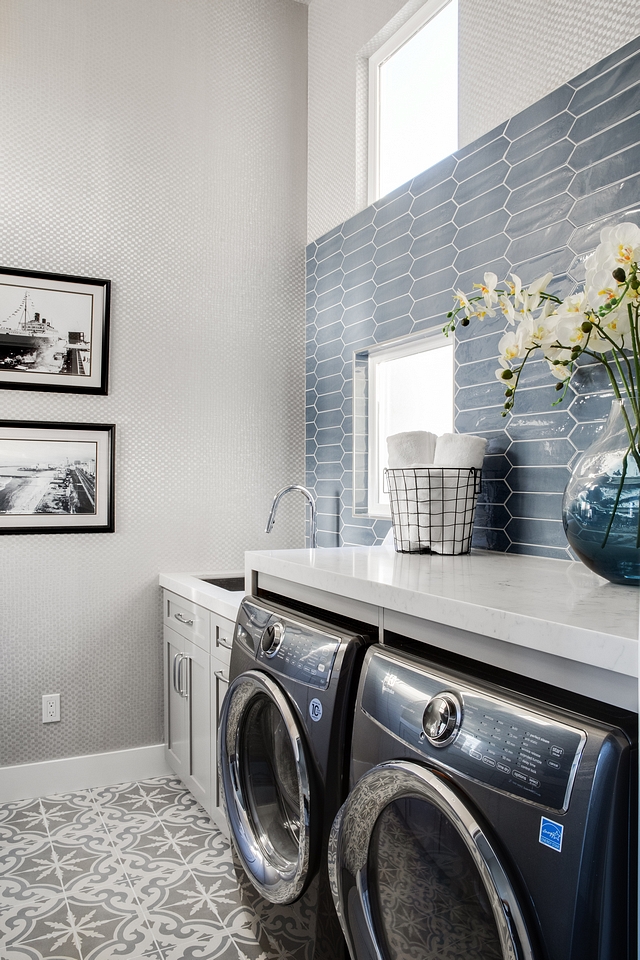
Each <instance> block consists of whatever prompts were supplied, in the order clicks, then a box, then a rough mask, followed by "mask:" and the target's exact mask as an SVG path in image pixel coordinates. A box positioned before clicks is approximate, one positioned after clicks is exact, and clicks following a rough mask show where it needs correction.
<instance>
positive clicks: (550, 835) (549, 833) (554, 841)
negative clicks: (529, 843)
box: [538, 817, 564, 853]
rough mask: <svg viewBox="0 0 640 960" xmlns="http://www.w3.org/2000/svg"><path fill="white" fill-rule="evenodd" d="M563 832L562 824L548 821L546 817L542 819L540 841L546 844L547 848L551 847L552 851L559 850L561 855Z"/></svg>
mask: <svg viewBox="0 0 640 960" xmlns="http://www.w3.org/2000/svg"><path fill="white" fill-rule="evenodd" d="M563 832H564V827H563V826H562V824H560V823H556V822H555V821H554V820H547V818H546V817H540V836H539V837H538V839H539V841H540V843H544V845H545V847H551V849H552V850H557V852H558V853H560V851H561V850H562V834H563Z"/></svg>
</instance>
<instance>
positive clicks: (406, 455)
mask: <svg viewBox="0 0 640 960" xmlns="http://www.w3.org/2000/svg"><path fill="white" fill-rule="evenodd" d="M437 439H438V438H437V437H436V435H435V433H429V431H428V430H409V431H407V432H405V433H394V434H393V435H392V436H391V437H387V450H388V452H389V467H390V468H391V469H394V470H395V469H402V468H403V467H415V466H420V467H423V466H427V465H428V464H430V463H433V457H434V454H435V451H436V441H437Z"/></svg>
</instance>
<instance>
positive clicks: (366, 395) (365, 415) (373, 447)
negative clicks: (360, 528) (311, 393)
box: [353, 327, 455, 520]
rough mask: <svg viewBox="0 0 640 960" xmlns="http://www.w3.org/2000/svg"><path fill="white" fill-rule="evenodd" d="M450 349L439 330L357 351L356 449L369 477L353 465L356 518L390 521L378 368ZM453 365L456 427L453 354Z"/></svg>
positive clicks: (355, 395)
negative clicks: (384, 495)
mask: <svg viewBox="0 0 640 960" xmlns="http://www.w3.org/2000/svg"><path fill="white" fill-rule="evenodd" d="M447 347H449V348H450V349H451V350H452V351H454V343H453V338H452V337H451V338H450V339H449V341H448V342H447V341H445V342H443V337H442V329H441V328H440V327H437V328H433V329H430V330H421V331H420V333H418V334H411V335H410V336H408V337H401V338H398V339H397V340H390V341H387V342H386V343H381V344H376V345H375V346H371V347H366V348H364V349H363V350H358V351H354V354H353V364H354V379H353V383H354V428H355V430H354V446H355V447H356V448H357V449H359V451H360V460H361V463H362V460H363V459H364V460H366V467H365V471H366V473H365V471H363V470H362V467H361V469H360V470H358V468H357V465H356V463H355V462H354V469H353V514H354V516H368V517H373V518H376V519H386V520H390V519H391V508H390V507H389V504H388V503H382V502H381V501H380V486H379V476H380V471H379V458H380V447H379V444H378V397H377V391H376V380H377V378H376V376H375V368H376V367H377V366H378V365H379V364H381V363H384V362H386V361H388V360H396V359H399V358H401V357H407V356H412V355H414V354H417V353H425V352H427V351H430V350H438V349H446V348H447ZM452 362H453V366H454V371H453V373H454V375H452V378H451V422H452V424H453V423H454V422H455V351H454V352H453V356H452ZM363 378H365V379H366V385H364V384H363ZM363 405H364V409H363ZM358 407H359V408H360V409H359V410H358ZM357 420H360V424H358V423H357V422H356V421H357ZM356 436H358V437H359V439H360V441H361V442H360V443H358V442H357V440H356ZM363 436H364V438H365V440H364V443H362V437H363ZM362 466H364V463H362ZM363 474H364V476H363ZM363 487H364V489H366V507H364V505H363V503H362V500H363V497H362V493H363Z"/></svg>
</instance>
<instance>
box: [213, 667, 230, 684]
mask: <svg viewBox="0 0 640 960" xmlns="http://www.w3.org/2000/svg"><path fill="white" fill-rule="evenodd" d="M213 675H214V677H218V679H219V680H224V682H225V683H229V678H228V677H227V676H226V675H225V672H224V670H214V671H213Z"/></svg>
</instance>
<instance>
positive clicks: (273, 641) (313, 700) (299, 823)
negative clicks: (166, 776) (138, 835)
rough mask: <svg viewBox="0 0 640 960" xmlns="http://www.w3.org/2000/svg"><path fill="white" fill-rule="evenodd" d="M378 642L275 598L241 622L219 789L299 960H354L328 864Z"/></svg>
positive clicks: (258, 904) (263, 913) (242, 871)
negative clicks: (366, 659)
mask: <svg viewBox="0 0 640 960" xmlns="http://www.w3.org/2000/svg"><path fill="white" fill-rule="evenodd" d="M367 642H369V638H368V637H367V636H366V634H365V633H358V632H357V631H355V630H352V629H349V628H347V627H346V626H344V624H341V623H338V624H337V625H336V624H335V623H330V622H327V621H324V620H319V619H316V618H314V617H310V616H308V615H305V614H304V613H299V612H296V611H293V610H290V609H288V608H287V607H284V606H282V605H280V604H278V603H274V602H272V601H271V600H269V601H267V600H265V599H264V598H256V597H245V598H244V600H243V601H242V604H241V606H240V610H239V613H238V619H237V622H236V628H235V633H234V640H233V648H232V653H231V664H230V685H229V689H228V691H227V694H226V696H225V700H224V703H223V706H222V712H221V717H220V726H219V731H220V732H219V742H218V751H219V782H220V784H221V788H222V789H221V793H222V799H223V802H224V807H225V812H226V815H227V819H228V823H229V828H230V836H231V840H232V843H233V847H234V850H235V855H236V863H237V869H238V872H239V876H240V879H241V881H242V882H243V885H244V887H245V890H246V891H247V893H248V895H249V896H251V897H252V903H253V906H254V909H255V910H256V911H257V913H258V916H259V917H260V922H261V924H262V927H263V929H264V931H265V932H266V934H267V937H268V939H269V941H270V944H271V946H272V947H273V948H275V949H276V950H277V951H280V953H278V955H282V956H283V957H287V958H288V960H340V958H341V957H344V956H346V949H345V944H344V939H343V937H342V933H341V930H340V926H339V923H338V920H337V917H336V913H335V909H334V906H333V900H332V897H331V892H330V889H329V885H328V876H327V865H326V862H327V861H326V852H327V844H328V837H329V832H330V829H331V825H332V822H333V819H334V817H335V815H336V813H337V811H338V809H339V807H340V805H341V803H342V802H343V801H344V799H345V797H346V794H347V789H348V761H349V750H348V744H349V742H350V733H351V725H352V720H353V711H354V701H355V692H356V683H355V682H354V680H355V679H356V678H357V673H358V671H359V668H360V667H361V665H362V659H363V656H364V651H365V646H366V644H367ZM246 881H248V884H247V882H246Z"/></svg>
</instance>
